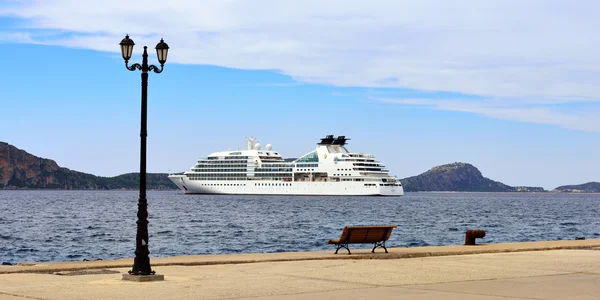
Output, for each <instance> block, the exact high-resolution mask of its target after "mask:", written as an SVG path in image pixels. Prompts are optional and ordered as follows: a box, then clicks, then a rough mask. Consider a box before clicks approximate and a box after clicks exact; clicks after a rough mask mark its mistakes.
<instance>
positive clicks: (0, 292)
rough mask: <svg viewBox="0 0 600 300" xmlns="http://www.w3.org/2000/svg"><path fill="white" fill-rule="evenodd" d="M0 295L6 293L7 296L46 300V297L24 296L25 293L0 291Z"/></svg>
mask: <svg viewBox="0 0 600 300" xmlns="http://www.w3.org/2000/svg"><path fill="white" fill-rule="evenodd" d="M0 295H8V296H13V297H18V298H24V299H34V300H47V298H38V297H32V296H26V295H19V294H11V293H6V292H2V291H0Z"/></svg>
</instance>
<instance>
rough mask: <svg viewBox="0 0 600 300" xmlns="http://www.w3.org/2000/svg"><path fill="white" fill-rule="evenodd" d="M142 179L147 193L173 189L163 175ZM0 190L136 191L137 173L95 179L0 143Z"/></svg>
mask: <svg viewBox="0 0 600 300" xmlns="http://www.w3.org/2000/svg"><path fill="white" fill-rule="evenodd" d="M146 178H147V179H146V180H147V186H148V189H159V190H165V189H177V186H175V185H174V184H173V183H172V182H171V181H170V180H169V179H168V178H167V174H164V173H159V174H147V177H146ZM0 189H66V190H80V189H81V190H113V189H132V190H135V189H139V173H130V174H123V175H119V176H116V177H99V176H95V175H92V174H86V173H82V172H77V171H73V170H69V169H67V168H62V167H60V166H58V164H57V163H56V162H55V161H53V160H50V159H45V158H41V157H37V156H34V155H32V154H29V153H27V152H26V151H24V150H21V149H18V148H16V147H14V146H12V145H10V144H7V143H4V142H0Z"/></svg>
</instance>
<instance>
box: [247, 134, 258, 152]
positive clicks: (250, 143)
mask: <svg viewBox="0 0 600 300" xmlns="http://www.w3.org/2000/svg"><path fill="white" fill-rule="evenodd" d="M254 141H256V139H255V138H253V137H246V143H247V145H248V150H254Z"/></svg>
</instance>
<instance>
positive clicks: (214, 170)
mask: <svg viewBox="0 0 600 300" xmlns="http://www.w3.org/2000/svg"><path fill="white" fill-rule="evenodd" d="M193 171H194V172H218V173H223V172H246V171H248V169H233V168H228V169H193Z"/></svg>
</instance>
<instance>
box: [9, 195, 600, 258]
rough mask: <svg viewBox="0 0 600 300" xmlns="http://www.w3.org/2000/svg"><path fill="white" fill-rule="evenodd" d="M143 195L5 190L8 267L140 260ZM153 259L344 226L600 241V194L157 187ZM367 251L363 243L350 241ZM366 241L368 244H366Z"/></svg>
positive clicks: (310, 241)
mask: <svg viewBox="0 0 600 300" xmlns="http://www.w3.org/2000/svg"><path fill="white" fill-rule="evenodd" d="M138 197H139V195H138V192H137V191H46V190H44V191H40V190H36V191H8V190H3V191H0V263H2V264H16V263H19V262H51V261H82V260H96V259H103V260H107V259H117V258H123V257H134V256H135V254H134V251H135V234H136V219H137V217H136V215H137V202H138ZM147 198H148V211H149V222H150V223H149V242H148V244H149V248H150V257H151V258H152V257H165V256H179V255H200V254H222V253H268V252H289V251H313V250H331V251H332V252H333V250H334V247H333V246H332V245H328V244H327V241H328V240H329V239H337V238H339V236H340V233H341V232H342V228H343V227H344V226H345V225H381V224H393V225H397V226H398V227H397V228H396V229H394V231H393V233H392V236H391V238H390V240H389V241H388V242H387V245H388V247H418V246H430V245H460V244H463V243H464V237H465V232H466V230H469V229H481V230H485V232H486V236H485V238H483V239H481V240H479V239H478V243H484V244H485V243H490V244H491V243H501V242H523V241H542V240H574V239H575V238H577V237H583V238H586V239H592V238H600V218H599V217H598V216H599V215H600V194H558V193H433V192H424V193H406V194H405V196H402V197H329V196H327V197H315V196H244V195H184V194H183V193H181V192H179V191H149V192H148V197H147ZM352 247H354V248H356V247H361V245H355V246H351V248H352ZM362 247H368V245H362Z"/></svg>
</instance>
